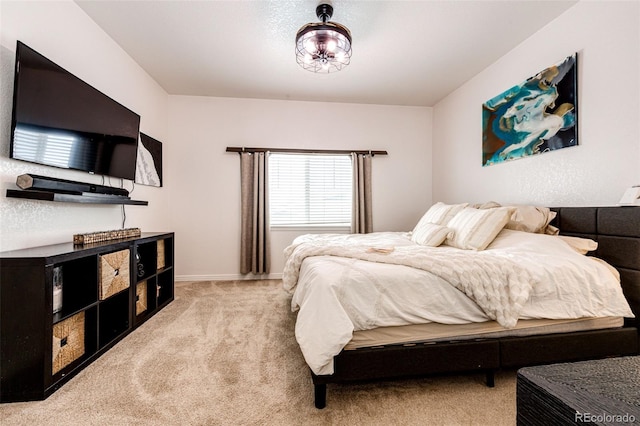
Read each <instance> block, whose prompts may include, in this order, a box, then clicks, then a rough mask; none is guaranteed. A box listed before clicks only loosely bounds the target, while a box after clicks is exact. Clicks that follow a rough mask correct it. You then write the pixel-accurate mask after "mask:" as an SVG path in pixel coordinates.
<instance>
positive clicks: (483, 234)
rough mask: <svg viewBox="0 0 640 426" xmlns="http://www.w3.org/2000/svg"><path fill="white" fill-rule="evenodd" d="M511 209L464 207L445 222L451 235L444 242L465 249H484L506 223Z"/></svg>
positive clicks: (511, 211)
mask: <svg viewBox="0 0 640 426" xmlns="http://www.w3.org/2000/svg"><path fill="white" fill-rule="evenodd" d="M512 213H513V209H511V208H509V207H496V208H492V209H487V210H479V209H474V208H471V207H466V208H464V209H463V210H462V211H460V212H459V213H458V214H457V215H455V217H454V218H453V219H451V221H450V222H449V223H448V224H447V226H448V227H449V228H451V229H452V230H453V236H452V237H449V238H447V240H446V244H447V245H450V246H453V247H457V248H460V249H465V250H484V249H485V248H487V246H488V245H489V244H491V242H492V241H493V240H494V239H495V238H496V235H498V233H499V232H500V231H502V228H504V226H505V225H506V224H507V222H508V221H509V218H510V217H511V214H512Z"/></svg>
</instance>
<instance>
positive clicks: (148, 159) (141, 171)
mask: <svg viewBox="0 0 640 426" xmlns="http://www.w3.org/2000/svg"><path fill="white" fill-rule="evenodd" d="M134 182H135V183H139V184H142V185H149V186H162V142H160V141H157V140H155V139H154V138H152V137H151V136H147V135H145V134H144V133H142V132H141V133H140V141H139V143H138V159H137V162H136V178H135V181H134Z"/></svg>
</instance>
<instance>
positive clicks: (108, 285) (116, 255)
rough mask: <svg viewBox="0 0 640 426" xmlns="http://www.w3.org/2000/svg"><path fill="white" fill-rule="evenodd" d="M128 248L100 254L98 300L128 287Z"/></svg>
mask: <svg viewBox="0 0 640 426" xmlns="http://www.w3.org/2000/svg"><path fill="white" fill-rule="evenodd" d="M129 285H130V284H129V250H128V249H127V250H120V251H116V252H113V253H109V254H104V255H102V256H100V300H104V299H106V298H108V297H110V296H113V295H114V294H116V293H118V292H120V291H122V290H124V289H125V288H128V287H129Z"/></svg>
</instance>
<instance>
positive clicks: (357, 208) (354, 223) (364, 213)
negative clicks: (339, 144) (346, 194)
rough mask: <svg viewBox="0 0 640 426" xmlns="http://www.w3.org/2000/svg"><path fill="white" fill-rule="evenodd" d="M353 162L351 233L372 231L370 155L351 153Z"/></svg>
mask: <svg viewBox="0 0 640 426" xmlns="http://www.w3.org/2000/svg"><path fill="white" fill-rule="evenodd" d="M351 160H352V163H353V210H352V220H351V233H353V234H366V233H369V232H373V219H372V215H371V155H370V154H357V153H355V152H354V153H352V154H351Z"/></svg>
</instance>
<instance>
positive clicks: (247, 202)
mask: <svg viewBox="0 0 640 426" xmlns="http://www.w3.org/2000/svg"><path fill="white" fill-rule="evenodd" d="M267 159H268V153H265V152H255V153H251V152H243V153H241V154H240V173H241V199H242V201H241V202H242V207H241V212H242V223H241V227H242V229H241V236H240V238H241V241H240V273H242V274H248V273H253V274H268V273H269V267H270V263H271V250H270V248H269V240H270V238H269V211H268V208H269V203H268V199H267V198H268V190H267V188H268V187H267Z"/></svg>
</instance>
